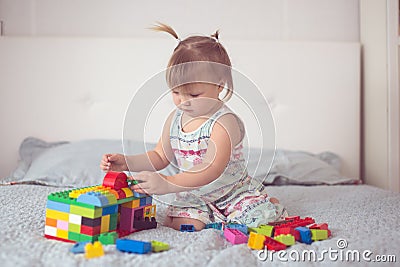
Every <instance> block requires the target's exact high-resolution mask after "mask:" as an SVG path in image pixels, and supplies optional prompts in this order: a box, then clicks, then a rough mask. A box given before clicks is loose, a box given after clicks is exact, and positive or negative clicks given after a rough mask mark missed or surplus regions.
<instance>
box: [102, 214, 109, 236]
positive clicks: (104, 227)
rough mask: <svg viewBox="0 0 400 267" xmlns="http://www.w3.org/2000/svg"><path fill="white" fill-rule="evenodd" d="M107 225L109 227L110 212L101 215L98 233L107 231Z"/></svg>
mask: <svg viewBox="0 0 400 267" xmlns="http://www.w3.org/2000/svg"><path fill="white" fill-rule="evenodd" d="M109 227H110V214H108V215H105V216H103V217H101V228H100V233H106V232H108V230H109Z"/></svg>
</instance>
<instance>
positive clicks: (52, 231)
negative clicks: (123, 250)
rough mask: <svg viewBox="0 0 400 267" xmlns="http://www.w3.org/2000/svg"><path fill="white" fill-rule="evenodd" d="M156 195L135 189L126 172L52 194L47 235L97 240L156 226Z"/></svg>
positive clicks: (48, 212)
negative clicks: (112, 234)
mask: <svg viewBox="0 0 400 267" xmlns="http://www.w3.org/2000/svg"><path fill="white" fill-rule="evenodd" d="M155 215H156V206H155V205H153V204H152V197H151V196H148V195H144V194H138V193H136V192H133V191H132V190H131V189H130V188H129V185H128V177H127V176H126V174H125V173H123V172H108V173H107V174H106V176H105V177H104V180H103V184H102V185H96V186H91V187H84V188H78V189H72V190H66V191H61V192H57V193H52V194H50V195H49V196H48V200H47V205H46V223H45V230H44V233H45V237H47V238H50V239H57V240H62V241H69V242H81V241H90V242H94V241H97V240H98V238H99V236H100V235H101V234H105V233H109V232H117V233H118V235H119V237H122V236H124V235H128V234H130V233H133V232H136V231H139V230H144V229H150V228H156V227H157V222H156V220H155Z"/></svg>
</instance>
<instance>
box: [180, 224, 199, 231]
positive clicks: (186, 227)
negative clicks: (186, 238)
mask: <svg viewBox="0 0 400 267" xmlns="http://www.w3.org/2000/svg"><path fill="white" fill-rule="evenodd" d="M180 230H181V232H194V231H195V229H194V225H193V224H181V228H180Z"/></svg>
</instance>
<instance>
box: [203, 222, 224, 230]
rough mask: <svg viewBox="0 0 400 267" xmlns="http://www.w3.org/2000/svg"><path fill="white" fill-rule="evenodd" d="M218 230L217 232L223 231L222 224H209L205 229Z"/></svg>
mask: <svg viewBox="0 0 400 267" xmlns="http://www.w3.org/2000/svg"><path fill="white" fill-rule="evenodd" d="M211 228H212V229H217V230H222V222H218V223H208V224H206V226H205V228H204V229H211Z"/></svg>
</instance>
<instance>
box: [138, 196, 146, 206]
mask: <svg viewBox="0 0 400 267" xmlns="http://www.w3.org/2000/svg"><path fill="white" fill-rule="evenodd" d="M139 205H140V207H143V206H146V198H145V197H143V198H141V199H140V204H139Z"/></svg>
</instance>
